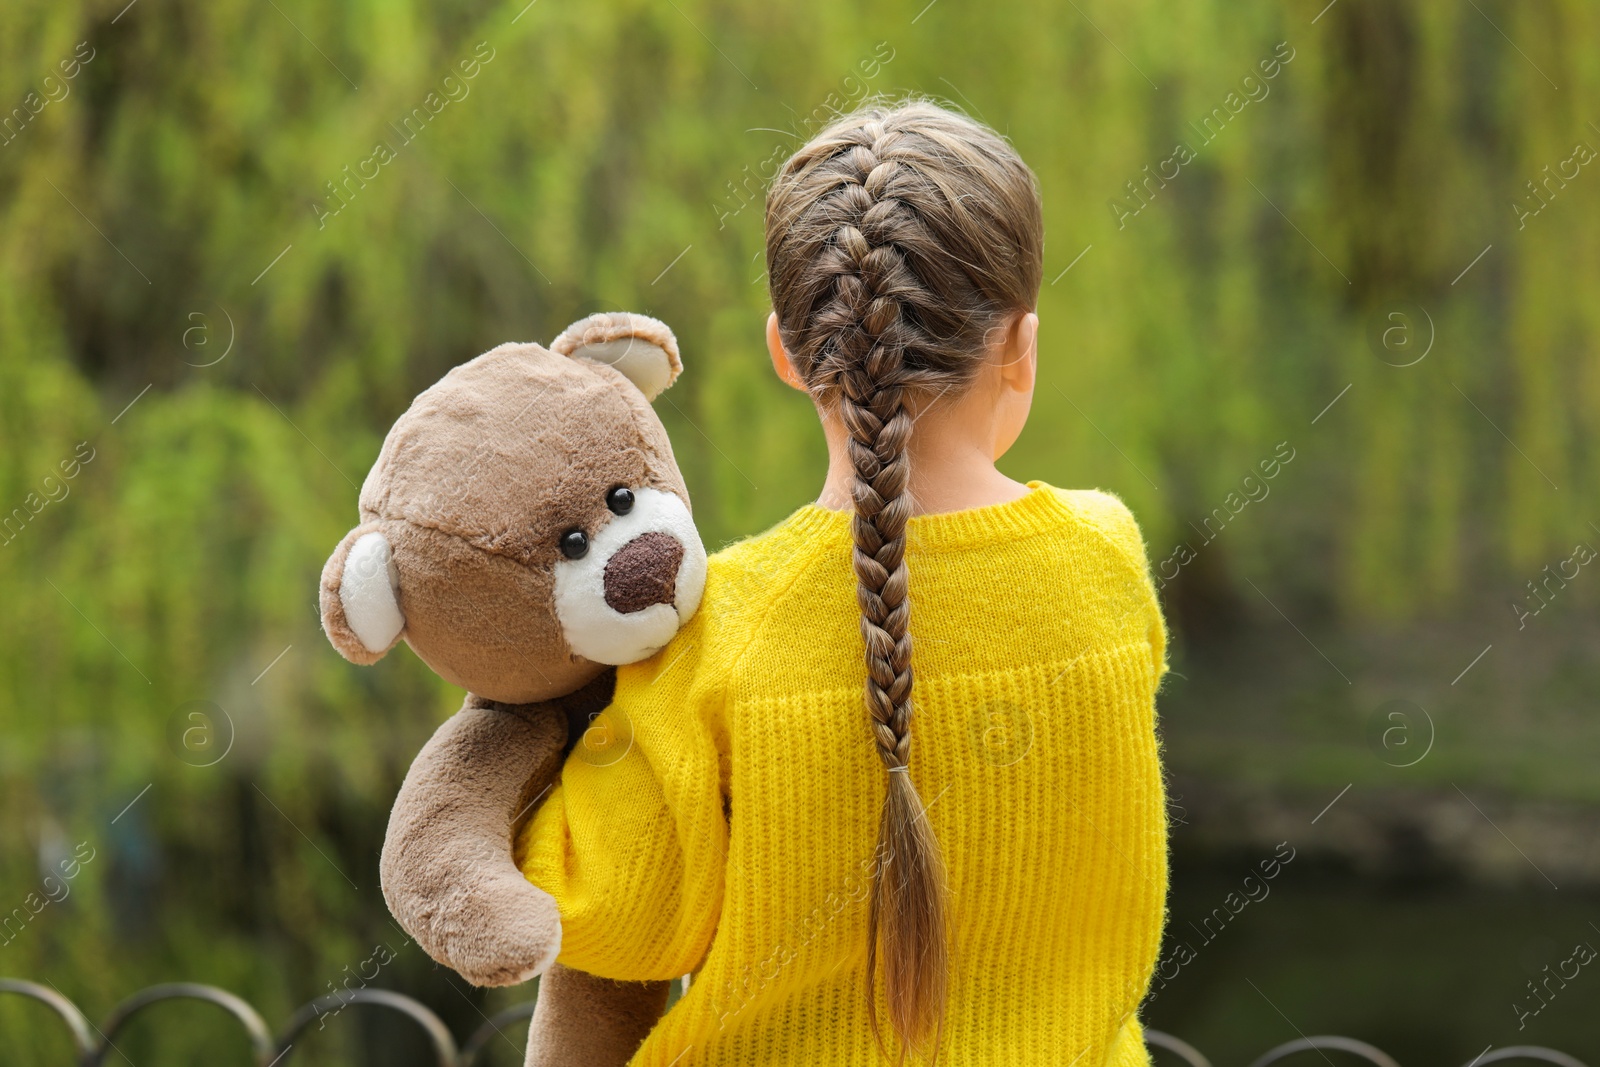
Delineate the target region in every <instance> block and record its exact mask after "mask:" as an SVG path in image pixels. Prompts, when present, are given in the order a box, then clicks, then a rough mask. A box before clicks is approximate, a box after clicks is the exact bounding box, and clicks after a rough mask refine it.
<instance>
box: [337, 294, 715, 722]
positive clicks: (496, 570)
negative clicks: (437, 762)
mask: <svg viewBox="0 0 1600 1067" xmlns="http://www.w3.org/2000/svg"><path fill="white" fill-rule="evenodd" d="M681 366H682V364H681V363H680V361H679V357H678V347H677V341H676V340H675V339H674V338H673V336H672V331H671V330H669V329H668V328H667V327H666V325H665V324H663V323H661V322H658V321H656V320H655V319H651V318H647V317H645V316H643V315H631V314H625V313H612V314H603V315H592V316H590V317H589V318H587V319H584V320H582V321H580V322H577V323H574V324H573V325H572V326H569V327H568V328H567V329H566V330H565V331H564V332H563V333H562V334H561V336H560V337H559V338H557V339H556V340H555V342H554V343H552V345H551V346H550V348H548V349H546V348H544V347H542V346H540V345H536V344H504V345H500V346H499V347H498V348H495V349H492V350H491V351H489V352H485V353H484V354H483V355H481V356H479V357H477V358H476V359H474V360H472V361H470V362H468V363H464V364H462V365H461V366H459V367H456V368H455V369H453V370H452V371H450V373H449V374H447V375H445V377H444V379H443V380H441V381H440V382H438V383H437V384H436V385H434V386H433V387H431V388H430V389H428V390H427V391H426V392H424V393H423V394H422V395H420V396H419V397H417V399H416V400H415V401H414V402H413V403H412V405H411V407H410V409H409V410H408V411H406V413H405V414H404V415H402V416H401V418H400V421H399V422H397V423H395V425H394V428H393V429H391V430H390V431H389V436H388V437H387V438H386V439H385V440H384V443H383V449H382V451H381V452H380V453H379V455H378V460H377V463H376V464H374V466H373V468H372V471H371V473H369V474H368V475H367V480H366V483H365V484H364V485H363V486H362V487H361V520H362V521H361V524H360V525H359V526H357V527H356V528H355V529H353V530H351V531H350V532H349V533H348V534H346V535H345V538H344V540H343V541H341V542H340V544H339V547H338V548H337V549H336V550H335V551H334V553H333V556H332V557H331V558H330V559H329V560H328V563H327V565H326V567H324V569H323V574H322V598H321V599H322V621H323V628H324V629H325V630H326V631H327V634H328V637H329V639H330V640H331V641H332V642H333V644H334V647H336V648H337V649H338V650H339V651H340V653H342V654H343V655H344V656H345V658H347V659H349V660H351V661H352V662H356V663H374V662H376V661H377V660H378V659H380V658H381V657H382V656H383V655H384V653H386V652H387V651H388V650H389V649H390V648H392V647H393V646H394V645H395V643H396V642H397V641H399V640H401V639H402V638H403V639H404V640H405V641H406V643H407V644H409V645H410V646H411V648H412V650H413V651H415V652H416V654H417V655H418V656H419V657H421V658H422V660H423V661H424V662H425V663H427V664H428V666H429V667H431V668H432V669H433V670H434V671H435V672H436V673H437V674H439V675H440V677H442V678H444V679H445V680H447V681H449V682H452V683H453V684H455V685H459V686H463V687H465V688H466V689H469V690H471V691H472V692H473V693H476V694H478V695H479V696H482V697H486V698H488V699H490V700H497V701H502V702H505V703H514V704H521V703H529V702H532V701H536V700H547V699H551V698H553V697H557V696H562V695H565V694H567V693H571V692H573V691H575V690H577V689H579V688H581V687H582V686H583V685H584V684H586V683H587V682H589V681H591V680H592V679H594V678H595V677H596V676H598V675H599V674H600V672H601V671H602V670H604V669H605V666H606V665H607V664H621V663H631V662H634V661H636V660H640V659H643V658H645V657H647V656H649V655H651V654H652V653H654V652H655V651H656V650H657V649H659V648H660V647H661V646H663V645H664V644H666V643H667V641H668V640H669V639H671V637H672V635H673V634H674V633H676V632H677V630H678V628H679V626H681V625H682V624H683V622H684V621H686V620H687V619H688V617H689V616H690V615H691V614H693V612H694V610H695V608H696V607H698V606H699V603H700V594H701V592H702V590H703V589H704V587H705V575H706V556H705V549H704V548H703V547H702V545H701V543H700V537H699V534H698V533H697V532H696V530H695V527H694V523H693V520H692V519H691V518H690V516H689V496H688V492H687V490H685V488H684V484H683V476H682V475H681V474H679V472H678V466H677V463H676V462H675V461H674V460H673V457H672V449H671V446H670V444H669V443H668V441H667V434H666V430H665V429H664V428H663V427H662V425H661V422H660V420H659V419H658V418H656V414H655V412H654V411H653V410H652V409H651V407H650V400H651V399H654V397H655V396H656V395H657V394H658V393H660V392H661V390H663V389H665V388H666V387H667V386H668V385H670V384H671V383H672V381H673V379H674V378H676V377H677V374H678V371H679V370H680V369H681Z"/></svg>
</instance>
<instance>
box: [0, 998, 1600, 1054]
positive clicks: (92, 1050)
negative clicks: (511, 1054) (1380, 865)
mask: <svg viewBox="0 0 1600 1067" xmlns="http://www.w3.org/2000/svg"><path fill="white" fill-rule="evenodd" d="M6 993H15V994H17V995H18V996H23V997H27V998H29V999H30V1000H36V1001H38V1002H40V1003H41V1004H44V1005H45V1006H46V1007H48V1008H49V1009H50V1010H51V1011H52V1012H54V1013H55V1015H56V1017H57V1018H59V1019H60V1020H61V1021H62V1022H63V1023H65V1024H66V1027H67V1030H68V1032H69V1033H70V1034H71V1035H72V1044H73V1049H74V1052H75V1056H76V1059H77V1061H78V1064H79V1065H80V1067H101V1061H102V1060H103V1059H104V1058H105V1054H106V1052H107V1051H109V1050H110V1049H111V1047H112V1046H111V1042H112V1040H113V1039H114V1038H115V1037H116V1035H117V1033H118V1032H120V1031H121V1030H122V1029H123V1028H124V1027H125V1026H126V1025H127V1023H128V1020H129V1019H131V1018H132V1017H133V1016H134V1015H135V1014H137V1013H138V1012H140V1011H142V1010H144V1009H145V1008H148V1007H149V1006H150V1005H152V1004H156V1003H159V1002H161V1001H164V1000H183V999H188V1000H202V1001H205V1002H207V1003H209V1004H215V1005H217V1006H218V1007H220V1008H222V1009H223V1010H224V1011H226V1012H227V1013H228V1014H229V1015H231V1016H233V1018H234V1019H235V1020H236V1021H237V1022H238V1023H239V1024H240V1025H241V1026H243V1027H244V1030H245V1033H246V1034H248V1035H249V1037H250V1047H251V1050H252V1053H253V1055H254V1058H255V1062H256V1067H285V1065H286V1064H287V1063H288V1062H289V1059H290V1056H291V1055H292V1054H293V1052H294V1047H295V1044H296V1043H297V1042H298V1041H299V1039H300V1035H301V1034H303V1033H305V1031H306V1028H307V1027H309V1026H310V1025H311V1024H312V1023H314V1022H317V1021H319V1020H321V1019H323V1018H324V1017H325V1016H329V1015H337V1014H339V1013H340V1012H341V1011H343V1010H344V1009H345V1008H347V1007H349V1006H350V1005H352V1004H371V1005H375V1006H377V1007H380V1008H388V1009H389V1010H391V1011H397V1012H399V1013H400V1014H402V1015H405V1016H407V1017H408V1018H410V1019H411V1020H412V1021H413V1022H415V1023H416V1024H417V1025H418V1026H419V1027H421V1028H422V1031H423V1033H425V1034H427V1035H428V1043H429V1045H430V1046H431V1047H432V1051H433V1057H434V1060H435V1062H436V1063H437V1064H438V1067H476V1065H477V1063H478V1059H479V1057H480V1056H482V1055H483V1053H484V1051H485V1050H486V1049H487V1048H488V1047H489V1045H490V1043H491V1042H492V1041H493V1040H494V1039H495V1038H496V1037H497V1036H499V1035H500V1034H501V1033H502V1032H503V1031H504V1030H505V1028H506V1027H507V1026H509V1025H511V1024H512V1023H515V1022H518V1021H520V1020H524V1019H528V1018H530V1017H532V1015H533V1007H534V1005H533V1001H528V1002H527V1003H525V1004H515V1005H513V1006H511V1007H509V1008H506V1009H505V1010H503V1011H501V1012H498V1013H496V1014H495V1015H494V1016H493V1017H492V1018H490V1019H488V1020H487V1021H485V1022H484V1023H483V1025H481V1026H479V1027H478V1028H477V1029H476V1030H474V1031H473V1032H472V1036H470V1037H469V1038H467V1041H466V1044H465V1045H462V1046H461V1047H460V1049H459V1050H458V1049H457V1047H456V1042H455V1038H454V1037H453V1036H451V1033H450V1030H449V1028H448V1027H446V1026H445V1024H444V1022H443V1021H442V1020H441V1019H440V1018H439V1017H438V1016H437V1015H435V1014H434V1013H433V1012H432V1011H431V1010H429V1009H428V1007H427V1006H426V1005H424V1004H423V1003H422V1002H421V1001H418V1000H414V999H412V998H411V997H408V996H406V995H405V994H403V993H393V992H390V991H389V990H387V989H348V990H345V991H343V992H339V993H330V994H328V995H327V996H324V997H318V998H317V999H316V1000H313V1001H312V1002H311V1003H309V1004H306V1005H304V1006H302V1007H301V1008H299V1009H298V1010H297V1011H296V1012H295V1013H294V1015H293V1016H291V1017H290V1019H289V1022H288V1024H287V1025H286V1026H285V1027H284V1028H283V1032H282V1034H280V1035H279V1036H278V1038H277V1039H276V1040H274V1039H273V1037H272V1033H271V1031H270V1030H269V1029H268V1028H267V1024H266V1022H265V1020H263V1019H262V1018H261V1016H260V1014H259V1013H258V1012H257V1011H256V1010H255V1008H253V1007H251V1006H250V1004H249V1002H248V1001H246V1000H244V999H243V998H242V997H239V996H236V995H235V994H233V993H230V992H228V991H227V990H225V989H218V988H217V987H215V986H208V985H200V984H197V983H194V982H174V983H170V984H167V985H157V986H151V987H150V988H148V989H142V990H140V991H139V992H137V993H135V994H134V995H133V996H131V997H128V998H127V999H126V1000H124V1001H123V1002H122V1003H120V1004H118V1005H117V1006H116V1007H115V1008H113V1009H112V1011H111V1014H110V1015H109V1016H107V1017H106V1021H105V1023H104V1024H103V1025H102V1027H101V1031H100V1033H99V1034H98V1035H96V1033H95V1030H94V1027H93V1025H91V1024H90V1022H89V1019H88V1017H87V1016H86V1015H84V1014H83V1012H82V1010H80V1009H79V1008H78V1006H77V1005H76V1004H74V1003H73V1002H72V1001H70V1000H68V999H67V998H66V997H64V996H62V995H61V994H60V993H58V992H56V991H55V990H54V989H52V988H50V987H48V986H42V985H39V984H37V983H35V982H26V981H23V980H21V979H18V978H0V995H4V994H6ZM1144 1039H1145V1043H1146V1044H1147V1045H1149V1046H1150V1047H1151V1048H1159V1049H1162V1050H1164V1051H1166V1052H1170V1053H1172V1054H1173V1055H1175V1056H1177V1057H1179V1058H1180V1059H1182V1060H1183V1061H1184V1063H1186V1064H1187V1065H1188V1067H1211V1061H1210V1060H1209V1059H1207V1058H1206V1057H1205V1055H1204V1054H1203V1053H1201V1052H1200V1050H1199V1049H1197V1048H1195V1047H1194V1046H1193V1045H1191V1044H1189V1043H1188V1042H1187V1041H1184V1040H1182V1039H1181V1038H1177V1037H1173V1036H1172V1035H1171V1034H1168V1033H1164V1032H1163V1031H1161V1030H1148V1029H1147V1030H1145V1032H1144ZM516 1051H517V1052H518V1053H519V1054H520V1053H521V1051H522V1050H521V1048H520V1046H518V1047H517V1049H516ZM1324 1051H1327V1052H1348V1053H1351V1054H1352V1055H1355V1056H1360V1057H1361V1058H1362V1059H1364V1060H1366V1061H1367V1062H1368V1063H1370V1064H1372V1065H1373V1067H1400V1065H1399V1064H1398V1063H1396V1062H1395V1060H1394V1057H1392V1056H1390V1055H1389V1054H1388V1053H1387V1052H1384V1051H1383V1050H1382V1049H1380V1048H1378V1047H1376V1046H1374V1045H1369V1044H1367V1043H1366V1042H1365V1041H1358V1040H1357V1039H1355V1038H1353V1037H1340V1036H1339V1035H1337V1034H1325V1035H1321V1036H1318V1037H1303V1038H1300V1039H1299V1040H1298V1041H1290V1042H1287V1043H1285V1044H1282V1045H1279V1046H1277V1047H1276V1048H1272V1049H1268V1050H1267V1051H1266V1052H1264V1053H1262V1054H1261V1056H1259V1057H1257V1059H1256V1060H1255V1062H1254V1063H1252V1064H1251V1065H1250V1067H1270V1065H1271V1064H1274V1063H1277V1062H1278V1061H1279V1060H1282V1059H1286V1058H1288V1057H1289V1056H1294V1055H1297V1054H1299V1053H1302V1052H1324ZM1505 1060H1534V1061H1537V1062H1541V1063H1547V1064H1550V1065H1551V1067H1587V1065H1586V1064H1584V1062H1583V1061H1582V1060H1579V1059H1578V1058H1577V1057H1575V1056H1570V1055H1568V1054H1567V1053H1565V1052H1561V1051H1559V1050H1557V1049H1553V1048H1544V1047H1543V1046H1541V1045H1508V1046H1506V1047H1505V1048H1500V1049H1492V1050H1488V1051H1485V1052H1484V1053H1482V1054H1481V1055H1479V1056H1477V1057H1476V1058H1474V1059H1473V1060H1471V1061H1470V1062H1469V1063H1467V1064H1465V1065H1464V1067H1489V1065H1490V1064H1493V1063H1497V1062H1502V1061H1505Z"/></svg>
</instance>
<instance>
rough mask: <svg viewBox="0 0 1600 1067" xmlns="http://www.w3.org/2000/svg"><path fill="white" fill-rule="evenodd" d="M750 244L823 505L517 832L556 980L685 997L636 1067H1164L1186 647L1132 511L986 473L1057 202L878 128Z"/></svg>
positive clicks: (771, 338) (630, 697)
mask: <svg viewBox="0 0 1600 1067" xmlns="http://www.w3.org/2000/svg"><path fill="white" fill-rule="evenodd" d="M766 232H767V239H766V253H767V272H768V277H769V284H770V286H771V294H772V306H773V309H774V310H773V314H772V316H771V318H770V319H769V320H768V324H767V345H768V348H769V349H770V352H771V356H772V363H773V366H774V367H775V368H776V370H777V373H778V376H779V377H780V378H782V379H783V380H784V381H785V382H787V383H789V384H790V385H792V386H794V387H795V388H798V389H803V390H805V391H806V392H807V393H809V394H810V396H811V398H812V400H813V401H814V402H815V404H816V408H817V412H818V415H819V417H820V419H821V421H822V429H823V433H824V435H825V436H826V438H827V443H828V452H829V457H830V462H829V466H828V474H827V480H826V482H825V483H824V485H823V490H822V493H821V495H820V497H819V499H818V501H817V502H816V503H813V504H805V505H803V506H801V507H800V508H799V509H798V510H797V511H795V512H794V513H793V514H792V515H790V516H789V517H788V518H787V519H785V520H784V521H782V522H780V523H779V524H778V525H777V526H775V527H773V528H772V529H770V530H768V531H766V532H765V533H763V534H760V535H758V536H756V537H752V538H749V539H747V540H744V541H741V542H739V543H737V544H734V545H733V546H731V547H729V548H727V549H725V550H723V551H722V552H719V553H717V554H716V555H714V556H713V557H712V558H711V562H710V570H709V573H708V576H707V579H706V588H705V597H704V600H703V601H702V606H701V608H700V611H699V613H698V614H697V615H696V616H695V617H694V618H693V620H691V622H690V623H689V624H688V625H687V626H686V627H685V628H684V629H683V630H682V631H681V632H680V633H679V634H678V636H677V637H676V638H675V639H674V640H673V641H672V643H671V644H670V645H668V646H667V647H666V648H665V649H663V650H662V651H661V652H660V653H658V654H657V655H656V656H654V657H652V658H651V659H649V660H646V661H644V662H642V663H636V664H633V665H631V666H625V667H622V668H619V670H618V671H617V686H616V696H615V699H614V703H613V704H612V707H611V709H610V711H609V712H608V713H607V714H608V716H609V718H610V720H611V723H612V726H613V728H614V730H615V734H616V736H618V737H619V738H629V739H631V740H629V741H627V742H626V743H621V744H619V745H618V746H617V748H616V750H615V751H614V752H612V753H611V754H610V755H608V756H607V757H606V758H596V757H595V756H594V755H593V754H592V753H590V754H586V751H585V750H584V749H581V748H580V750H579V752H578V755H577V756H575V757H574V758H573V759H571V760H569V762H568V763H567V765H566V768H565V770H564V771H563V774H562V779H561V782H560V784H559V786H558V787H557V788H556V789H555V790H554V791H553V792H552V793H551V795H550V796H549V798H548V799H547V800H546V801H545V803H544V805H543V807H542V808H541V809H540V810H539V811H538V812H537V814H536V815H535V816H534V817H533V818H532V819H531V820H530V821H529V822H528V824H527V825H526V826H525V827H524V828H523V830H522V831H521V833H520V834H519V837H518V842H517V851H518V862H519V865H520V866H521V867H522V869H523V871H524V872H525V873H526V875H527V877H528V878H529V879H530V880H531V881H532V882H533V883H534V884H536V885H538V886H539V887H541V888H542V889H544V890H546V891H548V892H549V893H551V894H552V895H553V896H554V897H555V899H556V901H557V903H558V904H559V906H560V911H561V920H562V927H563V940H562V950H561V957H560V958H561V961H562V962H563V963H567V964H570V965H571V966H573V967H577V968H580V969H582V970H585V971H589V972H592V973H594V974H597V975H601V976H605V977H610V978H617V979H631V980H644V979H665V978H671V977H675V976H679V975H683V974H685V973H689V972H692V974H693V978H692V981H691V983H690V985H689V988H688V991H687V993H686V994H685V995H684V997H683V998H682V999H681V1000H680V1001H679V1002H678V1003H677V1004H676V1005H675V1006H674V1007H673V1008H672V1009H671V1010H670V1011H669V1012H668V1013H667V1014H666V1016H665V1017H664V1018H663V1019H662V1020H661V1022H660V1024H659V1025H657V1026H656V1027H655V1029H654V1030H653V1031H652V1032H651V1033H650V1035H649V1037H648V1038H647V1039H646V1040H645V1042H644V1044H643V1045H642V1046H641V1047H640V1048H639V1051H638V1053H637V1055H636V1056H635V1058H634V1061H633V1062H634V1063H636V1064H651V1065H659V1067H666V1065H669V1064H671V1065H676V1067H689V1065H691V1064H737V1065H747V1064H759V1065H769V1064H793V1065H797V1067H801V1065H803V1067H827V1065H835V1064H838V1065H855V1064H873V1063H879V1062H904V1061H905V1060H906V1058H907V1057H908V1056H911V1057H917V1058H920V1059H922V1060H923V1061H931V1060H933V1059H934V1057H935V1056H937V1057H938V1058H939V1060H940V1061H941V1062H943V1063H946V1064H950V1065H952V1067H959V1065H977V1064H986V1065H987V1064H995V1065H1035V1064H1040V1065H1043V1064H1059V1065H1061V1067H1100V1065H1103V1064H1117V1065H1134V1064H1144V1063H1147V1062H1148V1058H1147V1054H1146V1052H1145V1049H1144V1043H1143V1033H1142V1030H1141V1028H1140V1024H1139V1021H1138V1017H1137V1015H1136V1014H1135V1010H1136V1008H1137V1007H1138V1004H1139V1001H1140V999H1141V998H1142V997H1143V995H1144V993H1145V990H1146V987H1147V985H1148V983H1149V980H1150V975H1151V969H1152V967H1153V966H1154V963H1155V960H1156V954H1157V949H1158V945H1159V941H1160V937H1161V925H1162V918H1163V911H1164V905H1165V895H1166V881H1167V866H1166V816H1165V805H1164V799H1165V798H1164V795H1163V789H1162V779H1161V773H1160V767H1159V763H1158V753H1157V743H1156V737H1155V732H1154V728H1155V721H1154V719H1155V711H1154V696H1155V691H1156V687H1157V684H1158V682H1159V680H1160V678H1161V676H1162V673H1163V672H1164V670H1165V667H1166V664H1165V638H1166V631H1165V628H1164V625H1163V622H1162V619H1161V615H1160V612H1159V609H1158V607H1157V603H1156V598H1155V591H1154V588H1153V586H1152V584H1151V581H1150V578H1149V575H1148V569H1147V566H1146V562H1145V556H1144V546H1143V542H1142V540H1141V537H1140V534H1139V530H1138V527H1137V526H1136V525H1135V523H1134V520H1133V517H1132V516H1131V515H1130V514H1129V512H1128V510H1127V509H1126V508H1125V507H1124V506H1123V505H1122V503H1121V502H1120V501H1118V500H1117V499H1116V498H1115V497H1113V496H1110V495H1108V494H1105V493H1101V492H1096V491H1091V490H1079V491H1068V490H1061V489H1056V488H1053V487H1052V486H1049V485H1047V484H1045V483H1043V482H1039V481H1031V482H1028V483H1027V484H1026V485H1024V484H1019V483H1017V482H1014V481H1012V480H1011V479H1010V478H1007V477H1006V476H1005V475H1003V474H1001V473H1000V472H999V471H997V470H996V469H995V466H994V463H995V460H997V459H998V458H999V457H1000V456H1001V455H1002V454H1004V453H1005V451H1006V449H1008V448H1009V447H1010V446H1011V444H1012V442H1013V441H1015V440H1016V438H1017V435H1018V434H1019V433H1020V432H1021V430H1022V426H1023V423H1024V421H1025V420H1026V418H1027V414H1028V407H1029V403H1030V401H1031V399H1032V395H1033V386H1034V374H1035V365H1036V360H1035V356H1036V352H1035V339H1036V335H1037V330H1038V317H1037V315H1035V314H1034V311H1033V308H1034V307H1035V305H1036V303H1037V297H1038V292H1039V284H1040V273H1041V269H1042V267H1041V257H1042V246H1043V229H1042V224H1041V221H1040V198H1039V191H1038V185H1037V181H1036V179H1035V178H1034V175H1033V173H1032V172H1031V171H1030V170H1029V169H1028V167H1027V166H1026V164H1024V163H1023V162H1022V160H1021V159H1020V158H1019V157H1018V156H1017V154H1016V152H1015V151H1014V150H1013V149H1012V148H1011V146H1010V145H1009V144H1008V143H1007V142H1006V141H1005V140H1004V139H1002V138H1001V137H1000V136H999V135H998V134H996V133H995V132H994V131H992V130H990V129H989V128H987V127H985V126H983V125H981V124H979V123H977V122H974V121H972V120H970V119H968V118H966V117H964V116H961V115H959V114H955V113H953V112H950V111H947V110H945V109H943V108H941V107H938V106H935V105H933V104H931V103H928V102H923V101H920V100H913V101H909V102H904V103H901V104H899V105H897V106H883V105H874V106H870V107H868V108H865V109H863V110H861V111H858V112H856V113H854V114H851V115H848V116H845V117H843V118H840V119H838V120H837V121H835V122H834V123H833V124H832V125H830V126H829V127H828V128H826V129H825V130H823V131H822V132H821V133H820V134H818V135H817V136H816V137H815V138H814V139H812V141H811V142H810V143H808V144H806V145H805V146H804V147H803V148H801V149H800V150H799V151H798V152H796V153H795V155H794V156H793V157H792V158H791V159H790V160H789V161H788V162H787V163H786V164H785V166H784V168H783V170H782V172H781V173H780V174H779V175H778V176H777V178H776V179H775V181H774V183H773V186H772V189H771V191H770V192H769V194H768V196H767V205H766ZM913 606H914V607H915V611H914V612H913V610H912V608H913ZM913 620H914V623H913ZM913 631H914V632H915V634H916V646H915V647H916V653H915V655H913V653H912V647H913V644H912V633H913ZM913 665H914V666H915V673H913ZM885 1058H886V1059H885Z"/></svg>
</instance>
